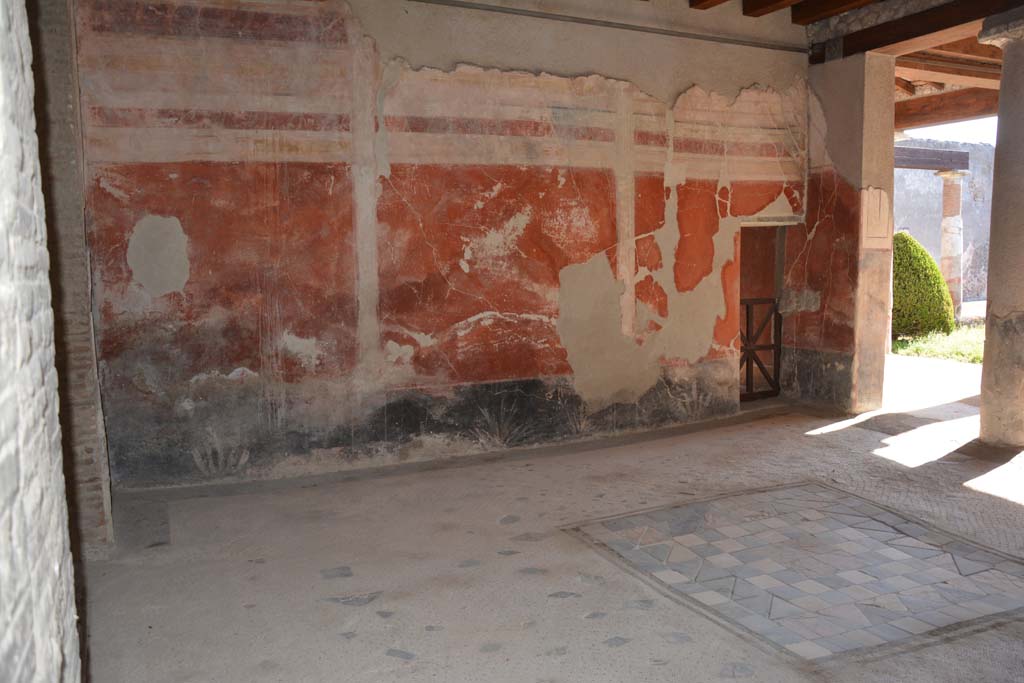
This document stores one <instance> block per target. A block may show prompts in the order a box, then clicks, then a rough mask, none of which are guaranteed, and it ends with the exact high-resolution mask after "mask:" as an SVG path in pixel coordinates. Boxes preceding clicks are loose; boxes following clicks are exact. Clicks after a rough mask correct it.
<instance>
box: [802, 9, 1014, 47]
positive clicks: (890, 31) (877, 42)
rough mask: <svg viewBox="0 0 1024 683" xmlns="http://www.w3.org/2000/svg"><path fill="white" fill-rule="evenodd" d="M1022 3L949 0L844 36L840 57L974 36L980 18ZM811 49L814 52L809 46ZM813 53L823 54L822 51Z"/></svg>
mask: <svg viewBox="0 0 1024 683" xmlns="http://www.w3.org/2000/svg"><path fill="white" fill-rule="evenodd" d="M1022 6H1024V0H953V2H950V3H947V4H945V5H939V6H938V7H933V8H931V9H928V10H925V11H923V12H917V13H916V14H908V15H907V16H905V17H901V18H900V19H893V20H892V21H887V22H885V23H883V24H878V25H877V26H871V27H869V28H865V29H861V30H860V31H854V32H853V33H851V34H849V35H847V36H844V37H843V39H842V41H843V51H842V54H843V56H844V57H849V56H851V55H856V54H860V53H861V52H869V51H876V52H882V53H884V54H890V55H905V54H909V53H911V52H918V51H920V50H926V49H928V48H930V47H935V46H936V45H943V44H945V43H951V42H953V41H956V40H962V39H964V38H970V37H972V36H974V37H976V36H977V35H978V33H979V32H980V31H981V24H982V22H983V21H984V19H985V18H986V17H988V16H991V15H993V14H999V13H1000V12H1006V11H1007V10H1011V9H1015V8H1017V7H1022ZM812 52H815V51H814V50H813V48H812ZM817 53H820V54H823V53H824V51H818V52H817Z"/></svg>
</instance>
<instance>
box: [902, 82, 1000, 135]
mask: <svg viewBox="0 0 1024 683" xmlns="http://www.w3.org/2000/svg"><path fill="white" fill-rule="evenodd" d="M998 113H999V91H998V90H986V89H982V88H968V89H966V90H954V91H953V92H948V93H941V94H939V95H929V96H928V97H918V98H915V99H911V100H903V101H901V102H897V103H896V130H906V129H907V128H921V127H922V126H937V125H939V124H941V123H955V122H957V121H971V120H973V119H982V118H985V117H987V116H996V115H997V114H998Z"/></svg>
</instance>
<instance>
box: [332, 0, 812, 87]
mask: <svg viewBox="0 0 1024 683" xmlns="http://www.w3.org/2000/svg"><path fill="white" fill-rule="evenodd" d="M478 1H479V0H478ZM483 3H486V4H492V5H501V6H507V7H516V8H520V9H529V10H534V11H543V12H548V13H555V14H564V15H574V16H585V17H587V18H593V19H602V20H606V21H615V22H620V23H630V24H641V25H647V26H658V27H661V28H668V29H672V30H677V31H685V32H692V33H702V34H710V35H719V36H729V37H733V38H739V39H742V40H754V41H759V42H766V43H774V44H785V45H790V46H796V47H801V48H803V47H806V44H807V40H806V35H805V32H804V30H803V29H802V28H801V27H798V26H794V25H793V24H792V23H791V22H790V21H789V14H788V13H787V12H778V13H775V14H773V15H769V16H766V17H761V18H756V19H755V18H752V17H744V16H743V14H742V12H741V9H740V2H739V0H734V1H733V2H731V3H727V4H725V5H722V6H720V7H716V8H714V9H711V10H694V9H690V8H689V7H688V3H686V2H685V0H652V1H651V2H642V1H640V0H547V1H544V0H483ZM349 4H350V5H351V7H352V10H353V13H354V14H355V15H356V16H357V17H358V18H359V20H360V22H361V23H362V25H363V28H364V30H365V32H366V33H367V34H368V35H370V36H371V37H373V38H374V39H375V40H376V41H377V44H378V47H379V49H380V52H381V55H382V57H383V58H384V59H385V60H386V59H389V58H401V59H404V60H406V61H407V62H409V64H410V65H412V66H413V67H417V68H418V67H425V66H427V67H434V68H438V69H443V70H450V69H452V68H454V67H455V66H456V65H458V64H476V65H478V66H483V67H491V68H498V69H514V70H523V71H532V72H541V71H544V72H548V73H552V74H558V75H563V76H578V75H589V74H595V73H596V74H601V75H603V76H607V77H609V78H615V79H620V80H625V81H629V82H631V83H634V84H635V85H637V86H638V87H639V88H641V89H642V90H643V91H644V92H646V93H648V94H650V95H653V96H654V97H657V98H659V99H661V100H662V101H664V102H666V103H669V104H671V103H672V102H674V101H675V99H676V98H677V97H678V96H679V95H680V94H681V93H682V92H684V91H686V90H687V89H688V88H690V87H691V86H693V85H699V86H701V87H703V88H704V89H706V90H709V91H712V92H717V93H719V94H722V95H726V96H729V97H732V96H735V95H737V94H739V91H740V90H741V89H743V88H745V87H747V86H750V85H754V84H760V85H764V86H768V87H772V88H775V89H777V90H780V91H781V90H784V89H786V88H788V87H790V86H791V85H792V84H793V83H794V81H795V80H796V79H798V78H801V79H802V78H806V77H807V56H806V54H802V53H799V52H784V51H779V50H769V49H761V48H754V47H747V46H738V45H729V44H724V43H714V42H708V41H704V40H692V39H686V38H677V37H671V36H660V35H655V34H650V33H639V32H635V31H626V30H621V29H613V28H604V27H596V26H587V25H580V24H573V23H567V22H562V21H553V20H550V19H538V18H532V17H522V16H515V15H510V14H501V13H495V12H488V11H481V10H471V9H463V8H454V7H445V6H439V5H428V4H421V3H417V2H407V1H406V0H349Z"/></svg>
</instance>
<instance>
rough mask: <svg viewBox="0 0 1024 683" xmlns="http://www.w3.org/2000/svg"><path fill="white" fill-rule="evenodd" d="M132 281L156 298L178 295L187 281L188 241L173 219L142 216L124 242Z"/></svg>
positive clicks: (178, 223)
mask: <svg viewBox="0 0 1024 683" xmlns="http://www.w3.org/2000/svg"><path fill="white" fill-rule="evenodd" d="M128 267H129V268H131V271H132V278H133V279H134V280H135V282H137V283H138V284H139V285H141V286H142V288H143V289H144V290H145V291H146V293H147V294H149V295H150V296H152V297H154V298H156V297H159V296H163V295H164V294H169V293H171V292H180V291H181V290H182V289H184V287H185V283H187V282H188V278H189V261H188V237H186V236H185V231H184V230H183V229H182V227H181V221H179V220H178V219H177V218H175V217H174V216H144V217H143V218H142V219H140V220H139V222H138V223H136V224H135V227H134V228H133V229H132V234H131V237H130V238H129V239H128Z"/></svg>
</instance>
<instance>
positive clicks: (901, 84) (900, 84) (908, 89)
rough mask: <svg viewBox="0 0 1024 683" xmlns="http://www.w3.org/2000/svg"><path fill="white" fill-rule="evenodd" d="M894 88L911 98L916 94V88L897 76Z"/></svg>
mask: <svg viewBox="0 0 1024 683" xmlns="http://www.w3.org/2000/svg"><path fill="white" fill-rule="evenodd" d="M896 88H897V89H898V90H902V91H903V92H905V93H906V94H908V95H910V96H911V97H913V96H914V95H916V94H917V86H915V85H914V84H913V83H911V82H910V81H908V80H906V79H905V78H900V77H899V76H897V77H896Z"/></svg>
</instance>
